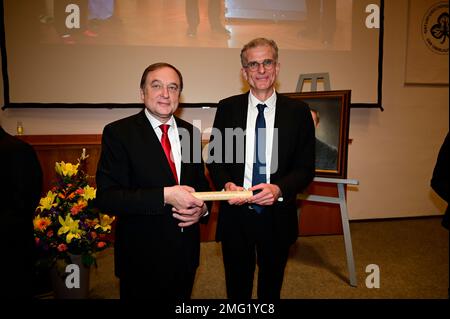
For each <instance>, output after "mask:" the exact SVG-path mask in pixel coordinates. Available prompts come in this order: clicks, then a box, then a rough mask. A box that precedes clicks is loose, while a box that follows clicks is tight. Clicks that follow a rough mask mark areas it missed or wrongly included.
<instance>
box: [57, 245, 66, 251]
mask: <svg viewBox="0 0 450 319" xmlns="http://www.w3.org/2000/svg"><path fill="white" fill-rule="evenodd" d="M66 250H67V246H66V244H59V245H58V251H60V252H63V251H66Z"/></svg>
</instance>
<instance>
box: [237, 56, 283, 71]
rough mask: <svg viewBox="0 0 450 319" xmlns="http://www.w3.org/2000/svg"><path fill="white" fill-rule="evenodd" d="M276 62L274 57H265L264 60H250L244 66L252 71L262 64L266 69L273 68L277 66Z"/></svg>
mask: <svg viewBox="0 0 450 319" xmlns="http://www.w3.org/2000/svg"><path fill="white" fill-rule="evenodd" d="M275 63H276V62H275V61H274V60H272V59H265V60H264V61H262V62H257V61H250V62H248V63H247V65H245V66H244V68H247V69H249V70H250V71H256V70H259V66H260V65H262V66H264V69H265V70H272V69H273V67H274V66H275Z"/></svg>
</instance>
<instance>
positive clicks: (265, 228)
mask: <svg viewBox="0 0 450 319" xmlns="http://www.w3.org/2000/svg"><path fill="white" fill-rule="evenodd" d="M236 210H239V212H240V214H236V217H237V218H236V220H235V223H234V224H233V229H228V230H225V232H224V236H223V238H222V254H223V262H224V267H225V280H226V288H227V296H228V298H230V299H239V300H248V299H251V297H252V290H253V278H254V273H255V268H256V264H257V265H258V286H257V294H258V299H261V300H278V299H280V291H281V287H282V284H283V277H284V269H285V266H286V263H287V258H288V255H289V247H290V244H288V243H285V242H284V243H283V242H280V241H279V240H278V239H277V236H275V231H274V224H273V222H272V215H271V213H270V212H268V211H267V210H265V211H263V212H262V213H260V214H258V213H256V212H255V211H254V210H252V209H249V208H248V207H247V206H242V207H236Z"/></svg>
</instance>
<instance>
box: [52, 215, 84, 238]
mask: <svg viewBox="0 0 450 319" xmlns="http://www.w3.org/2000/svg"><path fill="white" fill-rule="evenodd" d="M58 220H59V223H60V224H61V225H62V226H61V228H60V229H58V235H62V234H65V233H68V234H67V236H66V242H67V243H68V244H70V242H71V241H72V239H73V238H78V239H79V238H81V234H82V233H83V231H82V230H80V229H78V221H75V220H73V219H72V218H71V217H70V216H69V215H67V216H66V219H65V220H64V219H63V218H62V217H61V216H59V217H58Z"/></svg>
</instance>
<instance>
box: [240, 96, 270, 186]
mask: <svg viewBox="0 0 450 319" xmlns="http://www.w3.org/2000/svg"><path fill="white" fill-rule="evenodd" d="M276 103H277V95H276V93H275V90H274V91H273V94H272V95H271V96H270V97H269V98H268V99H267V100H266V101H260V100H258V99H257V98H256V97H255V96H254V95H253V94H252V92H251V91H250V93H249V95H248V112H247V129H246V137H247V139H246V146H245V170H244V185H243V186H244V188H245V189H248V188H250V187H252V176H253V162H254V160H253V156H254V152H255V125H256V117H257V116H258V108H257V107H256V106H257V105H258V104H265V105H266V107H265V108H264V118H265V120H266V180H267V184H270V164H271V161H272V145H273V131H274V129H273V128H274V124H275V108H276Z"/></svg>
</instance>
